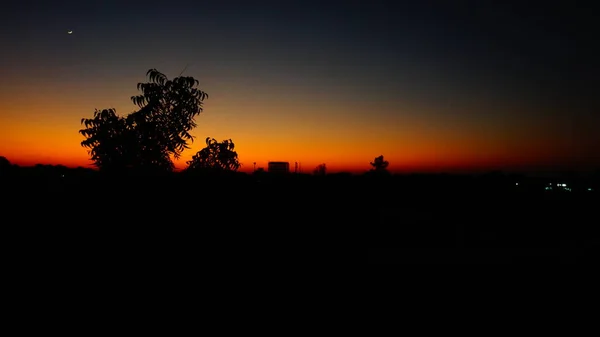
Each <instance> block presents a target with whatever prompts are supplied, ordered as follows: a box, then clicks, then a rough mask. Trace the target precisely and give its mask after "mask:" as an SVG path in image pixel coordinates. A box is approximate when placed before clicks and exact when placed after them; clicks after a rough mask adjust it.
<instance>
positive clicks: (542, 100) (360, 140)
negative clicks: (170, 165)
mask: <svg viewBox="0 0 600 337" xmlns="http://www.w3.org/2000/svg"><path fill="white" fill-rule="evenodd" d="M588 3H589V4H588ZM1 6H2V7H1V8H2V12H3V13H4V14H5V15H4V16H3V20H2V21H1V22H0V31H1V32H2V33H1V34H0V46H1V48H2V57H1V58H0V156H5V157H6V158H8V159H9V160H10V161H11V162H12V163H15V164H19V165H33V164H37V163H43V164H53V165H55V164H62V165H66V166H74V167H75V166H84V167H89V166H90V165H91V164H92V163H91V161H90V160H89V155H88V153H87V150H86V149H84V148H83V147H81V146H80V142H81V141H82V140H83V137H82V136H81V135H80V134H79V133H78V130H80V129H81V128H82V127H81V125H80V121H81V118H84V117H85V118H89V117H92V116H93V112H94V109H104V108H110V107H113V108H116V109H117V112H118V113H119V114H121V115H126V114H128V113H130V112H132V111H134V110H135V108H136V106H135V105H134V104H133V103H132V102H131V100H130V97H131V96H132V95H136V94H137V89H136V85H137V83H138V82H144V81H145V80H146V78H145V74H146V71H147V70H148V69H150V68H156V69H158V70H159V71H161V72H163V73H164V74H166V75H167V76H168V77H169V78H173V77H176V76H178V75H179V74H180V73H182V71H184V72H183V75H186V76H193V77H195V78H196V79H198V80H199V82H200V88H201V89H202V90H203V91H206V92H207V93H208V94H209V98H208V99H207V100H206V101H205V104H204V112H203V113H202V114H201V115H200V116H198V117H197V119H196V121H197V123H198V127H197V128H196V129H195V130H194V131H193V133H192V134H193V135H194V136H196V137H197V138H196V141H195V142H194V143H193V144H192V145H191V148H190V149H189V150H186V151H185V152H184V153H183V156H182V159H181V160H179V161H176V162H175V163H176V166H177V167H179V168H184V167H185V166H186V163H185V162H186V161H187V160H190V158H191V156H192V155H193V154H195V153H196V152H197V151H199V150H200V149H202V148H203V147H204V146H205V143H204V139H205V138H206V137H214V138H216V139H218V140H223V139H232V140H233V142H234V143H235V145H236V150H237V152H238V154H239V159H240V162H241V163H242V165H243V166H242V170H243V171H252V170H253V163H254V162H256V166H257V167H265V168H266V166H267V162H268V161H289V162H290V166H291V167H293V165H294V163H295V162H299V163H300V165H301V168H302V170H303V171H312V170H313V169H314V168H315V167H316V166H317V165H318V164H321V163H325V164H326V165H327V168H328V171H329V172H336V171H350V172H361V171H365V170H368V169H369V168H370V165H369V162H371V161H373V159H374V158H375V157H377V156H379V155H384V157H385V159H386V160H388V161H389V163H390V166H389V169H390V170H391V171H394V172H406V171H412V172H414V171H438V172H439V171H446V172H448V171H453V170H467V171H468V170H473V171H474V170H492V169H494V170H496V169H500V170H512V169H524V168H527V169H532V168H541V167H556V168H558V167H560V168H565V169H574V170H587V169H595V168H598V167H600V155H599V154H598V153H600V152H599V151H598V149H599V148H600V146H599V145H600V133H599V132H598V126H600V118H599V116H598V115H599V114H598V98H596V97H595V96H598V95H597V94H596V93H597V92H598V88H599V87H598V81H597V79H598V78H599V75H600V67H599V64H598V62H599V61H598V60H600V55H598V54H599V53H598V51H596V50H595V48H594V44H595V39H594V36H595V30H597V28H596V23H595V22H594V21H595V20H593V19H594V17H593V13H594V10H593V9H592V8H590V7H586V6H592V2H578V1H564V2H563V3H559V2H532V1H486V0H480V1H410V2H405V1H401V0H396V1H379V0H368V1H358V0H347V1H343V0H339V1H312V0H303V1H296V0H286V1H250V0H247V1H230V0H218V1H217V0H214V1H202V0H195V1H177V0H171V1H152V0H149V1H124V0H123V1H110V0H106V1H93V0H90V1H31V0H29V1H28V0H20V1H14V0H8V1H3V2H2V4H1ZM596 21H597V20H596ZM70 30H72V32H73V33H72V34H68V33H67V32H68V31H70Z"/></svg>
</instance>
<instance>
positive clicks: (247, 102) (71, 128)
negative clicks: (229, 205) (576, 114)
mask: <svg viewBox="0 0 600 337" xmlns="http://www.w3.org/2000/svg"><path fill="white" fill-rule="evenodd" d="M139 81H144V77H143V76H140V77H139V78H130V79H126V80H125V81H123V82H121V81H120V82H118V85H114V86H109V87H103V88H104V89H102V90H99V91H98V92H97V93H92V92H90V91H83V92H82V93H81V95H79V94H78V95H74V94H73V93H74V92H79V91H78V88H80V87H82V86H83V87H87V86H89V87H94V86H102V85H101V84H100V82H95V83H93V82H90V83H86V82H85V81H84V82H83V83H66V84H63V85H61V86H60V87H52V86H49V87H47V88H44V89H43V90H40V91H39V92H37V93H36V94H35V95H31V94H27V93H26V92H27V90H26V89H25V88H24V87H23V86H20V85H18V84H17V85H14V86H12V87H9V88H8V90H6V91H4V92H3V93H2V94H0V96H1V97H0V104H1V105H0V109H1V110H2V114H0V155H1V156H4V157H6V158H7V159H8V160H9V161H10V162H11V163H14V164H18V165H21V166H31V165H35V164H50V165H58V164H60V165H64V166H67V167H78V166H82V167H93V165H91V164H92V162H91V161H90V160H89V155H88V153H87V150H86V149H84V148H82V147H81V146H80V143H81V141H82V140H83V137H82V136H81V135H80V134H79V133H78V131H79V130H80V129H81V125H80V121H81V118H83V117H85V118H89V117H91V116H92V114H93V110H94V108H98V109H101V108H106V107H115V108H116V110H117V113H118V114H120V115H126V114H128V113H129V112H131V111H133V110H135V106H134V105H133V104H132V103H131V102H130V101H129V100H128V97H130V96H131V95H135V94H137V91H136V90H135V85H133V86H132V85H131V83H136V82H139ZM213 82H214V83H212V84H210V81H209V84H210V85H207V86H208V88H207V89H205V90H207V92H208V93H209V95H211V96H210V98H209V99H208V100H206V101H205V104H204V112H203V113H202V114H200V116H198V117H197V118H196V121H197V124H198V127H197V128H196V129H195V130H193V131H192V135H194V136H195V137H196V138H195V141H194V143H192V144H190V147H191V148H190V149H188V150H186V151H184V152H183V155H182V158H181V160H179V161H175V165H176V168H177V169H183V168H185V167H186V161H188V160H190V159H191V157H192V155H194V154H195V153H196V152H197V151H199V150H200V149H202V148H203V147H204V146H205V143H204V139H205V138H206V137H211V138H215V139H217V140H219V141H221V140H224V139H232V140H233V142H234V143H235V146H236V147H235V150H236V151H237V153H238V155H239V160H240V162H241V163H242V167H241V169H240V171H242V172H252V171H253V168H254V167H253V162H256V163H257V164H256V167H257V168H259V167H263V168H265V169H266V168H267V163H268V162H269V161H287V162H289V163H290V170H293V168H294V163H295V162H298V163H300V165H301V169H302V172H303V173H311V172H312V171H313V170H314V169H315V167H316V166H317V165H319V164H321V163H325V164H326V165H327V171H328V172H330V173H334V172H352V173H360V172H365V171H367V170H369V169H370V168H371V166H370V165H369V163H370V162H371V161H373V159H374V158H375V157H377V156H379V155H384V157H385V159H386V160H387V161H388V162H389V163H390V165H389V170H390V171H391V172H409V171H427V172H444V171H452V170H470V169H473V170H486V169H489V170H496V169H500V170H503V169H510V168H513V167H526V166H539V165H550V166H551V165H555V164H565V163H567V164H568V163H570V162H582V161H585V160H584V159H585V158H586V154H587V157H589V149H593V147H592V146H591V145H590V144H591V142H590V144H584V143H582V144H571V143H569V139H568V138H560V137H556V134H557V133H560V132H561V131H560V126H559V125H551V124H548V125H536V121H535V120H533V119H529V120H528V119H526V118H525V117H523V118H521V120H518V123H516V122H514V121H507V120H505V119H501V118H502V117H498V118H494V117H487V119H479V120H457V119H456V118H454V117H453V116H454V115H453V114H452V111H450V112H449V113H448V111H445V110H444V109H443V108H439V107H436V106H428V105H423V104H420V105H419V104H415V103H410V102H405V103H396V102H386V101H373V100H371V101H369V100H367V101H364V102H363V101H350V102H348V101H347V99H342V98H336V97H335V96H332V97H327V96H323V95H322V94H321V96H320V97H316V98H315V99H314V100H309V101H306V100H303V99H302V98H301V97H300V98H296V97H286V96H285V94H284V91H283V89H282V88H277V87H272V86H268V85H265V87H264V88H262V89H261V91H260V92H258V93H248V92H244V91H240V89H238V90H233V89H231V88H229V87H226V86H224V84H222V83H220V82H218V81H213ZM132 87H133V90H132ZM201 87H202V85H201ZM211 87H212V90H211ZM203 89H204V88H203ZM303 90H308V89H303ZM307 96H310V95H308V94H307ZM115 97H119V98H120V99H119V100H117V99H114V98H115ZM475 103H478V104H474V103H473V102H469V103H465V105H464V106H462V107H459V108H464V109H465V110H467V111H468V110H474V111H476V110H483V109H488V110H490V111H489V112H488V115H490V116H492V115H493V114H492V112H494V110H493V109H492V108H490V107H489V106H488V105H486V104H484V103H483V102H475ZM496 109H510V110H516V111H523V112H522V113H521V115H522V116H526V114H525V110H526V109H527V107H518V106H508V105H507V106H505V107H500V108H496ZM446 110H447V109H446ZM370 111H377V112H378V114H379V115H378V116H377V118H370ZM498 115H502V114H501V111H499V112H498ZM511 123H514V125H513V124H511ZM588 131H589V130H588ZM581 132H586V130H582V131H581ZM588 138H589V139H590V140H593V139H594V137H588ZM592 145H593V144H592ZM586 151H587V152H586ZM582 158H584V159H582ZM592 164H597V163H592ZM588 166H589V164H588Z"/></svg>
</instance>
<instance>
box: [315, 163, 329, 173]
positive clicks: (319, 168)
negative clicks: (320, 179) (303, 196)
mask: <svg viewBox="0 0 600 337" xmlns="http://www.w3.org/2000/svg"><path fill="white" fill-rule="evenodd" d="M313 173H314V174H315V175H317V176H324V175H326V174H327V166H326V165H325V164H324V163H323V164H319V165H317V167H316V168H315V170H314V172H313Z"/></svg>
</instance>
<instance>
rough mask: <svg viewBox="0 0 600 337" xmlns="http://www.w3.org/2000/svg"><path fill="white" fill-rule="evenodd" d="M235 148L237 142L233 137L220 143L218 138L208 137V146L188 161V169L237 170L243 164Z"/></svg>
mask: <svg viewBox="0 0 600 337" xmlns="http://www.w3.org/2000/svg"><path fill="white" fill-rule="evenodd" d="M234 149H235V144H234V143H233V141H232V140H231V139H229V140H224V141H222V142H220V143H219V142H218V141H217V140H216V139H214V138H210V137H207V138H206V147H205V148H203V149H202V150H200V151H198V152H197V153H196V154H195V155H194V156H193V157H192V160H190V161H188V162H187V164H188V167H187V170H189V171H196V170H210V171H237V170H238V169H239V168H240V166H241V164H240V163H239V161H238V155H237V152H235V151H234Z"/></svg>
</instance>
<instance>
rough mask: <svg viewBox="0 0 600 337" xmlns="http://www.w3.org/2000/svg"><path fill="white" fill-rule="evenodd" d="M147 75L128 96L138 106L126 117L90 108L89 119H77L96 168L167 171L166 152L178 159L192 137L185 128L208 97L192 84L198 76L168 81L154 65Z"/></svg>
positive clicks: (169, 166)
mask: <svg viewBox="0 0 600 337" xmlns="http://www.w3.org/2000/svg"><path fill="white" fill-rule="evenodd" d="M146 76H147V77H148V79H149V82H147V83H138V85H137V88H138V90H139V91H141V94H140V95H137V96H132V97H131V100H132V102H133V103H134V104H136V105H137V106H138V107H139V110H137V111H134V112H132V113H131V114H129V115H128V116H127V117H121V116H118V115H117V113H116V110H115V109H104V110H95V112H94V117H93V118H90V119H86V118H83V119H82V120H81V124H83V125H84V126H85V129H82V130H80V131H79V133H81V134H82V135H83V136H84V137H85V138H86V139H85V140H83V141H82V142H81V146H83V147H85V148H87V149H89V151H88V152H89V154H90V156H91V159H92V161H94V164H95V165H96V166H97V167H98V168H99V169H100V170H101V171H120V170H124V169H136V170H145V171H172V170H173V168H174V165H173V162H172V160H171V156H173V157H174V158H175V159H178V158H179V157H180V156H181V153H182V152H183V150H185V149H186V148H189V146H188V141H193V136H192V135H190V133H189V132H190V131H191V130H192V129H193V128H195V127H196V122H195V121H194V118H195V117H196V116H197V115H199V114H200V113H201V112H202V111H203V109H202V104H203V101H204V99H206V98H207V97H208V95H207V94H206V93H205V92H203V91H202V90H200V89H198V88H197V86H198V84H199V82H198V80H196V79H194V78H193V77H183V76H180V77H176V78H175V79H173V80H169V79H168V78H167V77H166V76H165V75H164V74H162V73H160V72H159V71H157V70H156V69H150V70H148V72H147V73H146Z"/></svg>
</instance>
